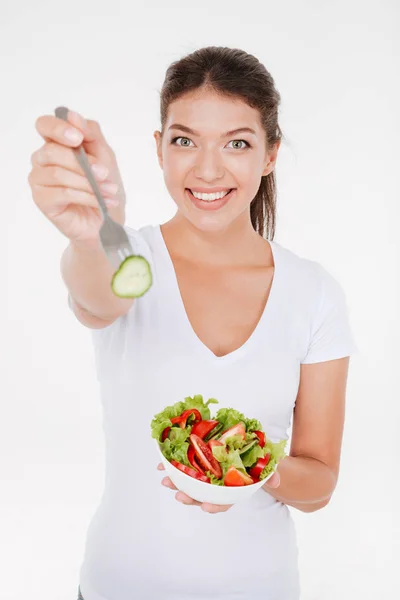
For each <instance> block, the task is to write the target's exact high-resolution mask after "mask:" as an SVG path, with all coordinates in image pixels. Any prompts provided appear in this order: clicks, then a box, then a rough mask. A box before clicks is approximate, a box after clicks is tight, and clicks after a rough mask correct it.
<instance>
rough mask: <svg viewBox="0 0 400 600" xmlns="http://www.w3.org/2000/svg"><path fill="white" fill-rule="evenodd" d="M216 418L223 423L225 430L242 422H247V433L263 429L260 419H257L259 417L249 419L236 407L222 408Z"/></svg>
mask: <svg viewBox="0 0 400 600" xmlns="http://www.w3.org/2000/svg"><path fill="white" fill-rule="evenodd" d="M215 418H216V419H217V421H221V423H223V425H224V431H226V430H227V429H230V428H231V427H233V426H234V425H237V424H238V423H240V422H242V423H244V424H245V426H246V432H247V433H251V432H253V431H262V430H263V429H262V426H261V423H260V421H257V419H247V418H246V417H245V416H244V414H243V413H241V412H239V411H238V410H235V409H234V408H220V409H219V411H218V412H217V414H216V416H215Z"/></svg>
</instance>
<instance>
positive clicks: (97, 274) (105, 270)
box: [61, 242, 133, 329]
mask: <svg viewBox="0 0 400 600" xmlns="http://www.w3.org/2000/svg"><path fill="white" fill-rule="evenodd" d="M113 274H114V269H113V267H112V265H111V263H110V262H109V261H108V260H107V258H106V256H105V254H104V252H103V249H102V248H101V247H100V244H96V245H93V246H92V247H89V246H87V245H84V246H82V245H79V244H77V243H73V242H71V243H70V244H69V246H68V247H67V248H66V250H65V251H64V254H63V255H62V258H61V275H62V278H63V280H64V283H65V285H66V286H67V289H68V292H69V297H70V302H71V308H72V310H73V311H74V314H75V316H76V318H77V319H78V320H79V321H80V322H81V323H82V324H83V325H86V327H90V328H93V329H100V328H102V327H107V326H108V325H111V323H113V322H114V321H115V320H116V319H117V318H118V317H120V316H122V315H124V314H125V313H126V312H127V311H128V310H129V309H130V308H131V306H132V304H133V299H123V298H118V297H117V296H115V294H114V293H113V292H112V291H111V279H112V276H113Z"/></svg>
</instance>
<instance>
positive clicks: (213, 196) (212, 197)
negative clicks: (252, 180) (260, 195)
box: [186, 188, 236, 202]
mask: <svg viewBox="0 0 400 600" xmlns="http://www.w3.org/2000/svg"><path fill="white" fill-rule="evenodd" d="M186 189H187V191H188V192H190V193H191V194H192V196H194V198H196V199H197V200H202V201H203V202H215V201H216V200H222V198H224V197H225V196H227V195H228V194H230V193H231V192H232V191H233V190H235V189H236V188H230V189H228V190H224V191H222V192H215V193H200V192H193V191H192V190H191V189H190V188H186Z"/></svg>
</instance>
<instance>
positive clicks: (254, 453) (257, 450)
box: [242, 444, 265, 467]
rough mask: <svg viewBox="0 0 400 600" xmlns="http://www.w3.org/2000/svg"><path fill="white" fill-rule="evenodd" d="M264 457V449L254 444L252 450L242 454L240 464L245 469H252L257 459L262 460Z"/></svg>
mask: <svg viewBox="0 0 400 600" xmlns="http://www.w3.org/2000/svg"><path fill="white" fill-rule="evenodd" d="M264 456H265V452H264V448H261V446H260V444H256V445H255V446H253V448H250V450H248V451H247V452H245V453H244V454H242V462H243V464H244V466H245V467H253V466H254V465H255V464H256V462H257V461H258V459H259V458H264Z"/></svg>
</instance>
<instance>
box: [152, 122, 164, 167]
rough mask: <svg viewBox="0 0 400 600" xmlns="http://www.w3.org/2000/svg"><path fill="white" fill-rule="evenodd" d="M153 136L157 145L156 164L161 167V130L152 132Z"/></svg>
mask: <svg viewBox="0 0 400 600" xmlns="http://www.w3.org/2000/svg"><path fill="white" fill-rule="evenodd" d="M153 137H154V139H155V140H156V145H157V158H158V164H159V165H160V167H161V168H163V158H162V149H161V145H162V139H161V132H160V131H155V132H154V134H153Z"/></svg>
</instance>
